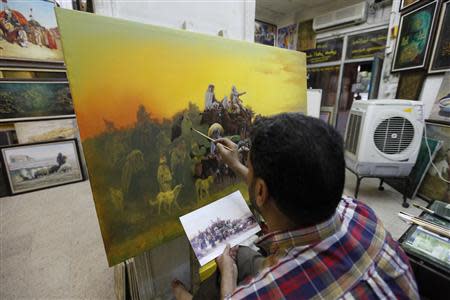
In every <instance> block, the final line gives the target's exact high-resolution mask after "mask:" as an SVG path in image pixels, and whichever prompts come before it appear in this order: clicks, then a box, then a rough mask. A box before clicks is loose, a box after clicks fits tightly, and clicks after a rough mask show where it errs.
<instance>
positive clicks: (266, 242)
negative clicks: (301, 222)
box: [256, 212, 341, 255]
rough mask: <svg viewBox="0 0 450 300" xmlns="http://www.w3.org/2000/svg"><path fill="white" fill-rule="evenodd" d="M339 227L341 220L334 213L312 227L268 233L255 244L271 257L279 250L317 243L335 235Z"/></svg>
mask: <svg viewBox="0 0 450 300" xmlns="http://www.w3.org/2000/svg"><path fill="white" fill-rule="evenodd" d="M340 227H341V219H340V216H339V214H338V213H337V212H336V213H335V214H334V215H333V216H332V217H331V218H330V219H328V220H326V221H325V222H322V223H320V224H317V225H314V226H309V227H302V228H299V229H296V230H287V231H275V232H271V233H268V234H266V235H264V236H262V237H260V238H259V239H258V240H257V241H256V244H257V246H259V247H261V248H262V249H263V250H264V251H265V252H266V253H267V254H268V255H271V254H274V253H276V252H277V251H280V250H281V251H282V250H286V249H289V248H292V247H298V246H307V245H311V244H315V243H318V242H320V241H322V240H324V239H325V238H327V237H329V236H331V235H333V234H334V233H336V232H337V231H338V230H339V229H340Z"/></svg>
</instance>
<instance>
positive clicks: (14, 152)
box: [2, 140, 83, 194]
mask: <svg viewBox="0 0 450 300" xmlns="http://www.w3.org/2000/svg"><path fill="white" fill-rule="evenodd" d="M2 158H3V162H4V165H5V169H6V173H7V174H8V179H9V185H10V189H11V193H12V194H17V193H23V192H29V191H34V190H38V189H43V188H48V187H51V186H57V185H62V184H66V183H71V182H78V181H81V180H83V174H82V171H81V167H80V160H79V156H78V150H77V145H76V141H75V140H67V141H61V142H53V143H43V144H30V145H19V146H10V147H6V148H2Z"/></svg>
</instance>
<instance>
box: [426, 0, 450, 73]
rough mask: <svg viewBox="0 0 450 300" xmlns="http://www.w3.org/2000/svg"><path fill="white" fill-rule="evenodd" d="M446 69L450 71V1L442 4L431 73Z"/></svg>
mask: <svg viewBox="0 0 450 300" xmlns="http://www.w3.org/2000/svg"><path fill="white" fill-rule="evenodd" d="M445 71H450V1H446V2H444V3H443V4H442V8H441V16H440V18H439V25H438V28H437V33H436V40H435V42H434V47H433V53H432V55H431V63H430V69H429V72H430V73H439V72H445Z"/></svg>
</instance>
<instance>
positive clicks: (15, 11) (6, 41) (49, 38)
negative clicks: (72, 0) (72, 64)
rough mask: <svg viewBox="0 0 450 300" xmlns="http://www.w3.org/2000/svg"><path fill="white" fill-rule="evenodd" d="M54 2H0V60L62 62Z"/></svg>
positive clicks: (20, 0) (19, 0)
mask: <svg viewBox="0 0 450 300" xmlns="http://www.w3.org/2000/svg"><path fill="white" fill-rule="evenodd" d="M54 8H55V3H54V2H53V1H50V0H33V1H23V0H7V1H6V0H2V1H1V2H0V56H1V57H2V58H3V59H15V60H33V61H46V62H48V61H51V62H62V61H63V52H62V48H61V38H60V35H59V31H58V26H57V24H56V17H55V12H54Z"/></svg>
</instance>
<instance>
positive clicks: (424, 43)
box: [392, 1, 438, 72]
mask: <svg viewBox="0 0 450 300" xmlns="http://www.w3.org/2000/svg"><path fill="white" fill-rule="evenodd" d="M437 8H438V4H437V1H433V2H430V3H428V4H425V5H423V6H420V7H418V8H416V9H414V10H412V11H410V12H408V13H405V14H403V15H401V17H400V27H399V35H398V37H397V45H396V47H395V52H394V59H393V64H392V72H397V71H406V70H412V69H426V68H427V58H428V52H429V48H430V47H429V46H430V41H431V36H432V32H433V27H434V18H435V15H436V11H437Z"/></svg>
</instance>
